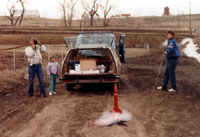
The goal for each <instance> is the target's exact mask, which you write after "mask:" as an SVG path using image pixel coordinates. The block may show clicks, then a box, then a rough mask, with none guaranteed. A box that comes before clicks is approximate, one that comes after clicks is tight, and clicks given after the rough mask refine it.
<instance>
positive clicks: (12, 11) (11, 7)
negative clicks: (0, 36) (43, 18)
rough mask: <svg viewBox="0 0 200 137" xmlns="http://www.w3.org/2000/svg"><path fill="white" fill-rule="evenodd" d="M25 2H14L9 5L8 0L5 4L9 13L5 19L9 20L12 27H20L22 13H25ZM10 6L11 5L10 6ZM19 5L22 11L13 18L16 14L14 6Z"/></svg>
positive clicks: (17, 0) (18, 0)
mask: <svg viewBox="0 0 200 137" xmlns="http://www.w3.org/2000/svg"><path fill="white" fill-rule="evenodd" d="M24 3H25V1H23V0H16V1H15V2H14V3H12V4H11V2H10V0H8V2H7V9H8V11H9V16H7V18H8V19H9V20H10V23H11V25H12V26H16V25H21V24H22V21H23V18H24V13H25V6H24ZM10 4H11V5H10ZM18 4H20V6H21V8H22V10H21V13H20V15H19V16H17V17H16V16H15V14H16V6H17V5H18Z"/></svg>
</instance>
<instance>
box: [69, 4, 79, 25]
mask: <svg viewBox="0 0 200 137" xmlns="http://www.w3.org/2000/svg"><path fill="white" fill-rule="evenodd" d="M77 2H78V0H70V1H69V2H68V3H67V9H68V10H67V17H68V25H69V27H71V26H72V22H73V17H74V8H75V6H76V4H77Z"/></svg>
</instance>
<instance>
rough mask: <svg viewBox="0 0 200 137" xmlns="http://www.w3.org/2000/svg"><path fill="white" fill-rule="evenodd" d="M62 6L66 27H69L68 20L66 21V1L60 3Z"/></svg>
mask: <svg viewBox="0 0 200 137" xmlns="http://www.w3.org/2000/svg"><path fill="white" fill-rule="evenodd" d="M60 6H61V8H62V12H63V21H64V26H65V27H67V20H66V0H63V2H60Z"/></svg>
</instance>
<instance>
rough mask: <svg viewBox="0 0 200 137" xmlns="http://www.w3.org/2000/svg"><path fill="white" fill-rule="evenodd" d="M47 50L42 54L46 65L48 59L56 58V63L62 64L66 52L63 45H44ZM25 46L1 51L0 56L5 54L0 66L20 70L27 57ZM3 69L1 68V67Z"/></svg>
mask: <svg viewBox="0 0 200 137" xmlns="http://www.w3.org/2000/svg"><path fill="white" fill-rule="evenodd" d="M45 46H46V48H47V51H46V54H43V55H42V57H43V61H44V62H45V63H46V62H48V61H49V60H50V57H51V56H52V55H53V56H56V58H57V60H58V62H62V61H63V59H64V57H65V54H66V51H67V50H68V49H67V47H66V46H65V45H48V44H47V45H45ZM25 48H26V46H21V47H12V48H7V49H1V50H0V54H1V53H2V54H5V56H4V57H2V59H1V65H4V64H5V65H6V66H5V67H7V68H9V69H13V70H16V69H20V68H22V67H23V66H24V65H23V64H24V63H27V56H26V55H25ZM1 67H3V66H1Z"/></svg>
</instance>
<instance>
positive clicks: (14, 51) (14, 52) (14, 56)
mask: <svg viewBox="0 0 200 137" xmlns="http://www.w3.org/2000/svg"><path fill="white" fill-rule="evenodd" d="M13 59H14V60H13V61H14V66H13V67H14V70H16V49H14V50H13Z"/></svg>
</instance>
